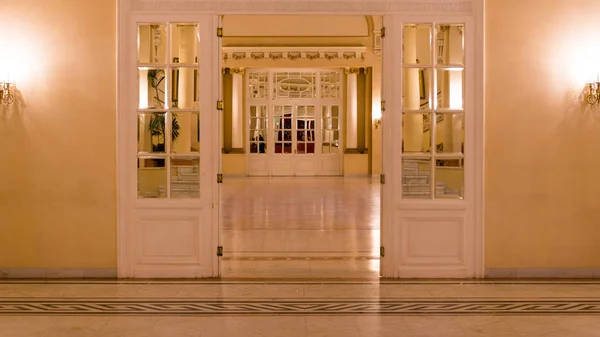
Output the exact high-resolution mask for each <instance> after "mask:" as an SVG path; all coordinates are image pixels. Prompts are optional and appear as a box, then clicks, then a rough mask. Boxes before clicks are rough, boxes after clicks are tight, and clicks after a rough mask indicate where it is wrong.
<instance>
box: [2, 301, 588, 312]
mask: <svg viewBox="0 0 600 337" xmlns="http://www.w3.org/2000/svg"><path fill="white" fill-rule="evenodd" d="M542 314H555V315H581V314H587V315H591V314H593V315H597V314H600V299H587V300H569V299H560V300H522V299H518V300H507V299H502V300H478V299H475V300H472V299H464V300H449V299H432V300H362V299H359V300H329V299H326V300H176V299H152V300H148V299H143V300H139V299H133V300H132V299H128V300H100V299H50V300H48V299H45V300H38V299H35V300H32V299H23V300H17V299H12V300H0V316H6V315H19V316H24V315H69V316H81V315H96V316H98V315H103V316H106V315H119V316H122V315H128V316H145V315H166V316H198V315H203V316H204V315H225V316H241V315H243V316H260V315H299V316H314V315H327V316H331V315H411V316H414V315H427V316H431V315H542Z"/></svg>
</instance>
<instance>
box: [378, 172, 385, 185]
mask: <svg viewBox="0 0 600 337" xmlns="http://www.w3.org/2000/svg"><path fill="white" fill-rule="evenodd" d="M379 183H381V184H385V174H380V175H379Z"/></svg>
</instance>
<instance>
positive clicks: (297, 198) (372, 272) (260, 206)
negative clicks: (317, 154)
mask: <svg viewBox="0 0 600 337" xmlns="http://www.w3.org/2000/svg"><path fill="white" fill-rule="evenodd" d="M221 196H222V199H221V205H222V207H221V210H222V226H221V239H222V240H221V242H222V244H223V247H224V256H223V258H222V263H223V264H222V276H223V277H225V278H320V279H328V278H360V279H365V278H367V279H372V278H377V277H379V242H380V231H379V226H380V185H379V182H378V181H377V180H375V179H371V178H364V177H363V178H339V177H332V178H322V177H320V178H312V177H310V178H299V177H290V178H226V179H225V180H224V183H223V185H222V189H221Z"/></svg>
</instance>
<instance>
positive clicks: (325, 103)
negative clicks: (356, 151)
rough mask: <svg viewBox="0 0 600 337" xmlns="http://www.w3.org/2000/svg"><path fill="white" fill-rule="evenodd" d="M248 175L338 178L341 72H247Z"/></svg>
mask: <svg viewBox="0 0 600 337" xmlns="http://www.w3.org/2000/svg"><path fill="white" fill-rule="evenodd" d="M246 79H247V82H248V92H247V96H246V97H248V98H247V100H248V101H247V115H248V119H247V120H248V126H247V130H248V134H249V137H248V140H247V141H248V143H247V145H248V148H249V151H248V156H247V165H248V166H247V173H248V175H250V176H265V175H273V176H317V175H341V174H342V152H341V149H342V144H341V139H342V136H341V131H342V128H341V125H342V115H343V113H342V99H343V97H342V96H343V94H342V93H343V91H342V90H341V84H342V83H341V82H342V80H341V79H342V71H341V70H340V69H320V70H311V69H273V70H264V69H250V70H248V71H247V77H246Z"/></svg>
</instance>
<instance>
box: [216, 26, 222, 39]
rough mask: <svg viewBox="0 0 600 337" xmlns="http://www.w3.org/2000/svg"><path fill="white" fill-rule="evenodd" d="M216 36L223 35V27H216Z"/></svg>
mask: <svg viewBox="0 0 600 337" xmlns="http://www.w3.org/2000/svg"><path fill="white" fill-rule="evenodd" d="M217 37H223V27H218V28H217Z"/></svg>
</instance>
